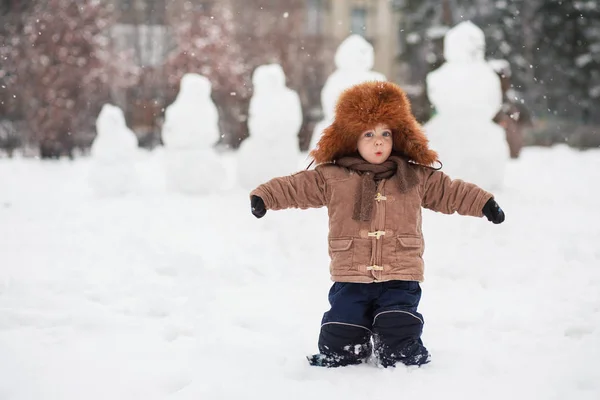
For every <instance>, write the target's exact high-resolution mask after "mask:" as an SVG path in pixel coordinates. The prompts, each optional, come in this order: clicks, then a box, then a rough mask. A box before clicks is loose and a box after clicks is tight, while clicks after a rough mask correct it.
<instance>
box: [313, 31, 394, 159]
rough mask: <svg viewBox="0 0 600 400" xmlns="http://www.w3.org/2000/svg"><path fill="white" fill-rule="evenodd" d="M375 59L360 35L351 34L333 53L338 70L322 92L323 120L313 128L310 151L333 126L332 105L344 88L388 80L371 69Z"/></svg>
mask: <svg viewBox="0 0 600 400" xmlns="http://www.w3.org/2000/svg"><path fill="white" fill-rule="evenodd" d="M374 58H375V55H374V52H373V46H371V44H370V43H369V42H367V41H366V40H365V39H364V38H363V37H362V36H360V35H356V34H354V35H350V36H348V37H347V38H346V39H345V40H344V41H343V42H342V43H341V44H340V45H339V47H338V49H337V50H336V53H335V66H336V68H337V69H336V70H335V71H334V72H333V73H332V74H331V75H330V76H329V77H328V78H327V81H325V85H324V86H323V90H322V91H321V105H322V107H323V116H324V118H323V120H322V121H320V122H319V123H317V125H316V126H315V129H314V131H313V135H312V138H311V141H310V148H309V150H312V149H314V148H315V147H316V145H317V142H318V141H319V139H321V134H322V133H323V130H324V129H325V128H327V127H328V126H329V125H331V124H332V123H333V118H334V113H335V103H336V102H337V99H338V97H339V96H340V94H341V93H342V92H343V91H344V90H345V89H347V88H349V87H350V86H353V85H356V84H359V83H362V82H366V81H385V80H387V79H386V77H385V75H383V74H380V73H379V72H375V71H372V70H371V69H372V68H373V64H374Z"/></svg>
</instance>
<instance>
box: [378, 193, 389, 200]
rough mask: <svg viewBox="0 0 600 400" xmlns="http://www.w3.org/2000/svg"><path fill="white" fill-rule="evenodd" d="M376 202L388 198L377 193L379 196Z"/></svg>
mask: <svg viewBox="0 0 600 400" xmlns="http://www.w3.org/2000/svg"><path fill="white" fill-rule="evenodd" d="M375 200H376V201H381V200H387V197H385V196H384V195H382V194H381V193H377V196H375Z"/></svg>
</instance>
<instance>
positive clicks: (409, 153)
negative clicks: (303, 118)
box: [310, 81, 438, 165]
mask: <svg viewBox="0 0 600 400" xmlns="http://www.w3.org/2000/svg"><path fill="white" fill-rule="evenodd" d="M379 123H383V124H386V125H388V126H389V127H390V129H391V131H392V138H393V142H394V144H393V151H394V152H399V153H402V154H403V155H404V156H406V157H407V158H408V159H409V160H411V161H413V162H415V163H417V164H421V165H431V164H433V163H434V162H436V161H438V155H437V153H436V152H435V151H433V150H430V149H429V147H428V143H429V140H428V139H427V137H426V136H425V134H424V133H423V131H422V130H421V126H420V125H419V123H418V122H417V120H416V119H415V117H414V116H413V115H412V112H411V110H410V102H409V100H408V98H407V96H406V94H405V93H404V91H403V90H402V89H401V88H400V87H399V86H398V85H396V84H394V83H392V82H382V81H373V82H365V83H361V84H358V85H354V86H352V87H350V88H348V89H346V90H345V91H344V92H342V94H341V95H340V97H339V98H338V101H337V104H336V107H335V120H334V122H333V124H331V125H330V126H328V127H327V128H325V130H324V131H323V134H322V136H321V139H320V140H319V142H318V143H317V147H316V148H315V149H314V150H313V151H311V152H310V155H311V156H312V157H313V158H314V160H315V162H316V163H317V164H322V163H327V162H332V161H335V160H337V159H339V158H341V157H344V156H347V155H351V154H355V153H356V152H357V143H358V139H359V137H360V134H361V133H363V132H364V131H366V130H369V129H373V128H374V127H375V126H376V125H377V124H379Z"/></svg>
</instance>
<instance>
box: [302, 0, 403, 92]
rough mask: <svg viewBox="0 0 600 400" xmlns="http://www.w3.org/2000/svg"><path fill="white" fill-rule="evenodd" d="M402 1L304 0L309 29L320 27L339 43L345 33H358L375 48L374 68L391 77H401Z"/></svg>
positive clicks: (393, 78)
mask: <svg viewBox="0 0 600 400" xmlns="http://www.w3.org/2000/svg"><path fill="white" fill-rule="evenodd" d="M401 3H402V1H390V0H307V12H308V16H309V18H308V29H309V30H321V31H322V32H323V33H324V34H325V35H326V36H330V37H331V38H332V39H333V42H334V44H335V45H336V46H337V45H339V44H340V43H341V42H342V41H343V40H344V39H345V38H346V37H348V35H350V34H353V33H355V34H359V35H361V36H363V37H364V38H365V39H367V41H369V43H371V44H372V45H373V47H374V50H375V66H374V68H373V69H374V70H376V71H377V72H381V73H383V74H384V75H385V76H386V77H387V78H388V79H389V80H391V81H396V82H399V81H402V80H403V76H402V75H403V74H402V66H401V63H400V62H399V55H400V54H401V53H402V49H403V43H404V42H403V36H404V33H403V30H402V14H401V12H400V6H401V5H402V4H401Z"/></svg>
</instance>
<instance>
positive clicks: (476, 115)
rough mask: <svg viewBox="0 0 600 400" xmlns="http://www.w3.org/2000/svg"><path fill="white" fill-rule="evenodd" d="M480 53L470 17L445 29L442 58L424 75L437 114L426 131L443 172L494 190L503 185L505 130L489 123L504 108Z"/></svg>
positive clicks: (495, 79)
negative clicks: (435, 68)
mask: <svg viewBox="0 0 600 400" xmlns="http://www.w3.org/2000/svg"><path fill="white" fill-rule="evenodd" d="M484 51H485V37H484V34H483V31H482V30H481V29H479V28H478V27H477V26H475V25H474V24H473V23H471V22H470V21H466V22H461V23H460V24H458V25H456V26H455V27H454V28H452V29H451V30H449V31H448V33H447V34H446V37H445V39H444V57H445V58H446V62H445V63H444V64H443V65H442V66H441V67H440V68H438V69H437V70H435V71H433V72H431V73H429V74H428V76H427V94H428V96H429V100H430V101H431V103H432V104H433V105H434V106H435V110H436V115H435V116H434V117H433V118H432V119H431V120H430V121H429V122H428V123H427V124H425V126H424V129H425V132H426V134H427V136H428V137H429V139H430V142H431V148H433V149H435V150H436V151H437V152H438V153H439V156H440V160H441V162H442V163H443V171H444V172H446V173H447V174H448V175H450V176H451V177H453V178H460V179H464V180H466V181H470V182H473V183H475V184H478V185H479V186H481V187H483V188H485V189H487V190H494V189H498V188H500V187H501V186H502V183H503V180H504V171H505V167H506V164H507V162H508V158H509V151H508V147H507V144H506V140H505V137H504V136H505V135H504V130H503V129H502V128H501V127H500V126H499V125H497V124H495V123H494V122H492V119H493V118H494V116H495V115H496V114H497V112H498V110H499V109H500V107H501V106H502V90H501V86H500V80H499V78H498V76H497V74H496V73H495V71H494V70H493V69H492V68H491V67H490V66H489V64H488V63H486V61H485V59H484Z"/></svg>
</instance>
